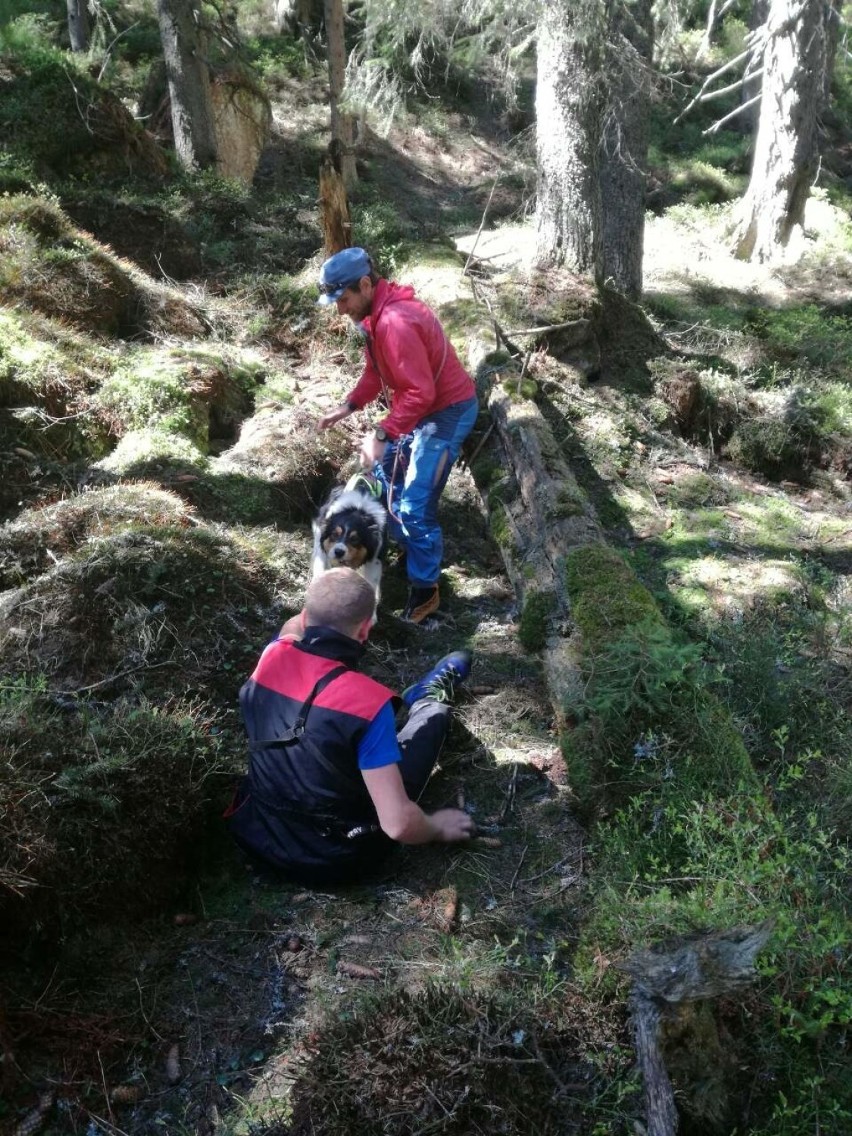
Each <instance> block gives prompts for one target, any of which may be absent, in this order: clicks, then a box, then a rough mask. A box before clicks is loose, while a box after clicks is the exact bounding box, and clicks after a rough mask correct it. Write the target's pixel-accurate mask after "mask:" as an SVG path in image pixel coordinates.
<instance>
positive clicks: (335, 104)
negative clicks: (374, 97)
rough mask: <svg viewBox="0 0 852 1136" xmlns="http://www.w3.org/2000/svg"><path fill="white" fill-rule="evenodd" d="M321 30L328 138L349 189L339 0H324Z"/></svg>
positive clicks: (350, 140)
mask: <svg viewBox="0 0 852 1136" xmlns="http://www.w3.org/2000/svg"><path fill="white" fill-rule="evenodd" d="M325 34H326V39H327V40H328V94H329V102H330V103H331V140H332V142H333V143H338V144H339V153H340V173H341V174H342V176H343V182H344V185H345V186H346V187H347V189H351V188H352V186H353V185H355V183H356V182H357V181H358V171H357V170H356V168H355V116H354V115H351V114H345V113H344V112H342V111H341V109H340V96H341V95H342V94H343V87H344V84H345V82H346V39H345V36H344V31H343V0H325Z"/></svg>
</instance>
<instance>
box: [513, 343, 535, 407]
mask: <svg viewBox="0 0 852 1136" xmlns="http://www.w3.org/2000/svg"><path fill="white" fill-rule="evenodd" d="M532 353H533V349H532V347H530V348H529V350H528V351H527V353H526V357H525V358H524V365H523V366H522V367H521V373H520V374H519V375H518V389H517V394H518V395H520V393H521V384H522V383H523V381H524V376H525V375H526V373H527V367H528V366H529V365H530V359H532Z"/></svg>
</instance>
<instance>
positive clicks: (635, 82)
mask: <svg viewBox="0 0 852 1136" xmlns="http://www.w3.org/2000/svg"><path fill="white" fill-rule="evenodd" d="M608 3H609V8H610V13H611V21H610V34H609V35H608V36H607V43H608V48H607V55H606V66H605V70H606V75H607V79H608V95H607V107H606V111H605V114H604V117H603V123H602V131H601V147H600V154H599V171H600V178H599V184H600V195H601V239H600V245H599V253H598V263H597V277H598V280H599V281H600V282H601V283H604V284H607V285H608V286H609V287H611V288H614V289H615V290H616V291H618V292H622V293H624V295H626V296H629V297H630V298H631V299H638V298H639V297H640V296H641V295H642V254H643V251H644V243H645V171H646V164H647V158H648V103H649V98H650V91H651V56H652V51H653V42H654V22H653V16H652V0H608Z"/></svg>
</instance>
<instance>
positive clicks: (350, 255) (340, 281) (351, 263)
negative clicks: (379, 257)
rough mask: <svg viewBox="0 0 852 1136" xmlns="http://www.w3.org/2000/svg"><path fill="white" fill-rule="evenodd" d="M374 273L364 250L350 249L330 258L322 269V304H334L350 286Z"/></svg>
mask: <svg viewBox="0 0 852 1136" xmlns="http://www.w3.org/2000/svg"><path fill="white" fill-rule="evenodd" d="M372 271H373V262H372V261H371V260H370V257H369V255H368V254H367V253H366V252H365V250H364V249H362V248H348V249H343V250H342V251H341V252H336V253H335V254H334V256H330V257H329V258H328V260H327V261H326V262H325V264H324V265H323V266H322V268H321V269H320V283H319V289H320V298H319V303H321V304H334V303H336V301H337V300H339V299H340V297H341V296H342V295H343V293H344V292H345V291H346V289H347V288H348V287H349V286H350V284H357V283H358V281H359V280H360V279H361V277H362V276H369V275H370V273H371V272H372Z"/></svg>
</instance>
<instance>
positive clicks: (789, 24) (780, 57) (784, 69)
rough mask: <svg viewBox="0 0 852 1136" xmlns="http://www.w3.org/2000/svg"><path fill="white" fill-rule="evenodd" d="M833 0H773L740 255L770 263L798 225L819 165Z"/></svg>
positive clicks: (737, 240) (742, 214) (737, 249)
mask: <svg viewBox="0 0 852 1136" xmlns="http://www.w3.org/2000/svg"><path fill="white" fill-rule="evenodd" d="M829 12H830V4H829V0H772V4H771V6H770V11H769V19H768V23H767V43H766V49H765V52H764V64H763V66H764V71H763V86H762V99H761V106H760V119H759V122H758V128H757V138H756V140H755V153H754V163H753V166H752V172H751V180H750V181H749V185H748V189H747V190H746V194H745V197H744V199H743V202H742V204H741V207H740V210H739V227H738V231H737V234H736V238H735V248H734V251H735V255H736V256H738V257H739V258H740V259H741V260H758V261H771V260H774V259H777V258H778V257H779V256H780V255H781V254H782V253H783V250H784V249H785V248H786V246H787V245H788V243H789V241H790V237H791V235H792V233H793V231H794V229H796V228H800V227H801V225H802V223H803V220H804V213H805V204H806V202H807V200H808V195H809V193H810V187H811V183H812V181H813V178H814V174H815V172H816V167H817V118H818V115H819V112H820V110H821V108H822V98H823V89H824V79H825V70H826V58H827V24H828V18H829Z"/></svg>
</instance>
